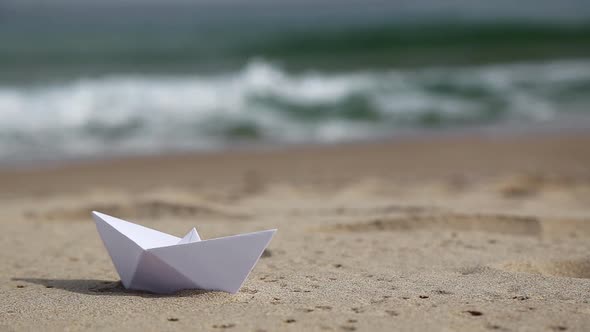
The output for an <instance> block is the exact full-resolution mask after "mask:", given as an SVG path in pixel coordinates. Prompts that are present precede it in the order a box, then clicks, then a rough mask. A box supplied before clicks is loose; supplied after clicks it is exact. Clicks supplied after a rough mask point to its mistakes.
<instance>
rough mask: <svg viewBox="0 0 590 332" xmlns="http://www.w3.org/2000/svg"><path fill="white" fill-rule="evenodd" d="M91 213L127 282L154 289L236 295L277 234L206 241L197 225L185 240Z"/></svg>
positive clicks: (127, 285) (260, 233)
mask: <svg viewBox="0 0 590 332" xmlns="http://www.w3.org/2000/svg"><path fill="white" fill-rule="evenodd" d="M92 216H93V217H94V220H95V222H96V228H97V229H98V233H99V234H100V237H101V238H102V241H103V242H104V245H105V247H106V248H107V250H108V252H109V255H110V256H111V259H112V260H113V264H114V265H115V268H116V269H117V272H118V273H119V277H121V282H122V283H123V286H125V288H129V289H135V290H143V291H149V292H154V293H173V292H176V291H179V290H182V289H204V290H217V291H225V292H229V293H236V292H237V291H238V290H239V289H240V287H241V286H242V284H243V283H244V281H245V280H246V278H247V277H248V274H250V271H252V268H254V265H256V262H258V259H259V258H260V256H261V255H262V252H263V251H264V249H265V248H266V246H268V244H269V242H270V240H271V238H272V236H273V235H274V233H275V232H276V229H271V230H266V231H261V232H255V233H247V234H239V235H234V236H228V237H221V238H216V239H211V240H201V238H200V236H199V234H198V233H197V230H196V229H194V228H193V229H192V230H191V231H190V232H189V233H188V234H187V235H186V236H185V237H184V238H182V239H181V238H178V237H176V236H172V235H169V234H166V233H162V232H159V231H156V230H153V229H150V228H147V227H143V226H140V225H136V224H133V223H130V222H127V221H125V220H121V219H118V218H115V217H111V216H108V215H106V214H103V213H99V212H92Z"/></svg>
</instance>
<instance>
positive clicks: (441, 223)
mask: <svg viewBox="0 0 590 332" xmlns="http://www.w3.org/2000/svg"><path fill="white" fill-rule="evenodd" d="M425 229H443V230H453V231H481V232H489V233H500V234H512V235H528V236H536V235H540V234H541V232H542V227H541V222H540V221H539V220H538V219H537V218H535V217H530V216H513V215H502V214H462V213H444V214H436V215H420V216H409V217H392V218H377V219H373V220H371V221H367V222H357V223H345V224H344V223H341V224H336V225H330V226H325V227H322V230H324V231H336V232H338V231H341V232H355V233H358V232H376V231H413V230H425Z"/></svg>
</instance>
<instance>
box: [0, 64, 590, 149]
mask: <svg viewBox="0 0 590 332" xmlns="http://www.w3.org/2000/svg"><path fill="white" fill-rule="evenodd" d="M584 87H586V88H589V87H590V62H589V61H569V62H553V63H537V64H515V65H497V66H484V67H471V68H426V69H418V70H390V71H384V72H376V71H372V72H351V73H332V74H328V73H319V72H307V73H300V74H293V73H289V72H285V71H283V70H281V69H280V68H279V67H277V66H275V65H273V64H270V63H267V62H263V61H254V62H252V63H250V64H249V65H248V66H247V67H245V68H244V69H243V70H241V71H238V72H235V73H226V74H219V75H210V76H201V75H185V76H137V75H136V76H133V75H118V76H108V77H100V78H86V79H78V80H74V81H69V82H65V83H60V84H53V85H34V86H15V85H12V86H11V85H1V86H0V119H1V121H0V160H3V159H11V158H19V157H21V158H22V157H25V158H34V157H36V156H39V157H48V156H93V155H97V154H112V153H145V152H157V151H161V150H165V149H206V148H215V147H218V146H220V145H223V144H227V143H231V142H234V141H238V140H240V141H242V140H265V141H271V142H304V141H311V142H313V141H321V142H331V141H340V140H346V139H354V138H362V137H367V136H371V135H377V134H386V133H388V132H390V131H391V130H395V128H398V127H400V126H422V125H432V122H433V121H434V122H436V123H442V124H447V123H448V124H452V123H465V122H469V123H472V122H478V121H497V120H502V119H507V118H508V119H510V118H520V119H528V120H547V119H551V118H552V117H553V116H554V115H555V114H557V113H558V112H561V111H564V110H574V111H575V110H578V109H580V110H581V109H585V108H587V107H588V105H589V103H590V96H589V95H590V94H586V95H584V94H583V93H581V92H580V89H583V88H584ZM568 94H570V95H571V96H572V97H571V98H569V99H568V98H567V96H568ZM564 96H566V97H564Z"/></svg>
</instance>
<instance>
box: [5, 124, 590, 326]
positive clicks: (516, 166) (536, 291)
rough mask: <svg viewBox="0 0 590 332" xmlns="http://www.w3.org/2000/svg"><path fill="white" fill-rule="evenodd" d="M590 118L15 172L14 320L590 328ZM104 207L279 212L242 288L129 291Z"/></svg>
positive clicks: (217, 218)
mask: <svg viewBox="0 0 590 332" xmlns="http://www.w3.org/2000/svg"><path fill="white" fill-rule="evenodd" d="M589 165H590V135H587V134H586V135H584V134H571V135H568V134H559V135H554V134H547V135H532V134H531V135H524V136H519V135H508V136H506V137H495V138H492V137H484V136H477V135H470V136H459V135H457V136H449V137H440V138H437V137H428V138H415V139H403V140H396V141H384V142H379V143H358V144H342V145H336V146H318V147H290V148H287V149H268V150H249V151H247V150H237V151H227V152H218V153H201V154H191V155H171V156H161V157H156V156H154V157H141V158H139V157H138V158H129V159H119V160H108V161H96V162H79V163H73V164H68V165H61V166H56V165H53V166H47V167H28V168H26V169H21V170H17V169H6V170H2V171H0V225H1V226H0V227H1V229H2V236H1V237H0V280H1V282H0V330H3V331H11V330H15V331H18V330H157V331H163V330H176V329H191V330H198V331H206V330H210V331H234V330H235V331H277V330H292V331H355V330H356V331H391V330H404V331H493V330H496V331H566V330H567V331H588V330H589V329H590V241H589V239H590V167H589ZM92 210H97V211H101V212H104V213H108V214H111V215H114V216H117V217H121V218H125V219H128V220H131V221H134V222H138V223H140V224H143V225H145V226H148V227H152V228H156V229H158V230H161V231H164V232H168V233H171V234H174V235H177V236H182V235H183V234H185V233H186V232H187V231H188V230H190V229H191V228H192V227H193V226H195V227H197V229H198V230H199V232H200V234H201V236H203V237H204V238H212V237H217V236H224V235H232V234H237V233H240V232H250V231H257V230H263V229H269V228H278V233H277V235H276V236H275V237H274V239H273V240H272V242H271V244H270V246H269V249H267V251H266V252H265V254H264V255H263V257H262V258H261V260H260V261H259V263H258V265H257V266H256V267H255V269H254V270H253V271H252V273H251V274H250V276H249V278H248V280H247V281H246V283H245V284H244V286H243V288H242V289H241V290H240V292H239V293H237V294H235V295H232V294H227V293H221V292H202V291H196V290H187V291H183V292H180V293H178V294H174V295H171V296H161V295H153V294H149V293H141V292H133V291H128V290H125V289H124V288H123V287H122V286H121V285H120V283H119V278H118V276H117V274H116V271H115V269H114V267H113V265H112V263H111V260H110V258H109V256H108V254H107V251H106V250H105V248H104V247H103V244H102V242H101V240H100V238H99V236H98V234H97V232H96V229H95V225H94V222H93V220H92V218H91V216H90V212H91V211H92Z"/></svg>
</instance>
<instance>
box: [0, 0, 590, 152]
mask: <svg viewBox="0 0 590 332" xmlns="http://www.w3.org/2000/svg"><path fill="white" fill-rule="evenodd" d="M0 41H1V43H0V73H1V74H0V117H2V119H3V121H2V123H0V163H2V162H4V161H13V160H38V159H60V158H86V157H101V156H105V157H107V156H112V155H126V154H137V153H139V154H141V153H159V152H165V151H176V150H183V151H184V150H199V149H215V148H220V147H227V146H233V145H236V144H243V143H248V144H249V143H263V144H282V143H301V142H303V143H315V142H342V141H349V140H356V139H366V138H376V137H387V136H390V135H392V134H394V133H396V132H399V131H407V130H412V129H421V130H423V129H428V128H450V129H453V128H465V127H469V126H479V125H489V124H492V125H502V124H504V123H514V122H516V123H537V122H548V121H549V122H550V121H553V120H555V119H558V118H559V117H560V116H562V115H566V114H577V115H583V114H586V113H587V112H588V109H589V107H588V106H590V93H589V92H590V3H588V2H586V1H575V0H568V1H561V2H555V1H548V0H547V1H531V0H526V1H521V2H518V3H514V2H510V1H498V2H494V3H488V2H483V1H478V2H474V1H466V0H456V1H448V2H444V3H442V2H440V1H434V0H428V1H426V0H422V1H393V2H391V1H387V2H386V1H379V0H369V1H363V2H359V1H338V2H336V1H324V2H320V3H318V2H312V1H298V2H295V1H281V2H276V1H267V0H256V1H250V2H248V3H244V2H242V1H237V0H225V1H198V2H194V1H192V2H189V1H180V0H176V1H166V2H165V1H156V0H152V1H142V2H141V3H140V2H139V1H137V0H127V1H115V0H111V1H101V2H94V1H73V0H58V1H52V2H46V1H35V0H19V1H16V0H5V1H3V2H2V3H0Z"/></svg>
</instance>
